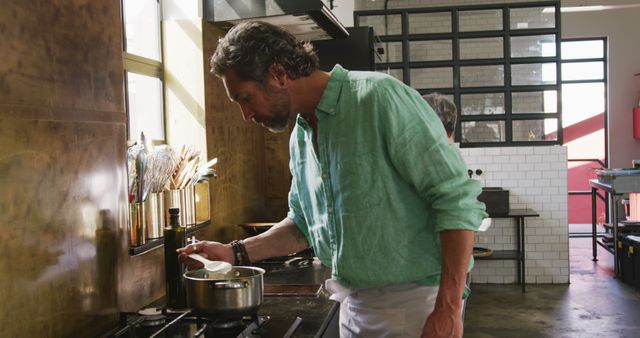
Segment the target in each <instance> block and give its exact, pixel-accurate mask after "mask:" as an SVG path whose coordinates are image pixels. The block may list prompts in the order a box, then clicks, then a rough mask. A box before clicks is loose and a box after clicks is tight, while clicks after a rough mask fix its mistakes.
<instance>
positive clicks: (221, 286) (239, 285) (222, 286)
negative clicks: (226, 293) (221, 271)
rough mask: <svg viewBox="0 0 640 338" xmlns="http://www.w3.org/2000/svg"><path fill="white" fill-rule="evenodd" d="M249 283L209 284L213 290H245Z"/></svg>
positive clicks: (226, 282)
mask: <svg viewBox="0 0 640 338" xmlns="http://www.w3.org/2000/svg"><path fill="white" fill-rule="evenodd" d="M248 284H249V283H247V282H229V281H225V282H215V283H211V284H209V287H210V288H212V289H245V288H247V286H248Z"/></svg>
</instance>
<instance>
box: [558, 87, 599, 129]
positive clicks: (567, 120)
mask: <svg viewBox="0 0 640 338" xmlns="http://www.w3.org/2000/svg"><path fill="white" fill-rule="evenodd" d="M604 102H605V100H604V83H603V82H596V83H571V84H568V83H565V84H563V85H562V125H563V126H565V127H566V126H570V125H572V124H575V123H578V122H581V121H583V120H585V119H589V118H593V117H594V116H598V115H602V114H604Z"/></svg>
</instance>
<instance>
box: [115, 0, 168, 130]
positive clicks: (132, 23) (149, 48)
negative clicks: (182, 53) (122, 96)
mask: <svg viewBox="0 0 640 338" xmlns="http://www.w3.org/2000/svg"><path fill="white" fill-rule="evenodd" d="M122 14H123V26H124V27H123V32H124V52H123V56H124V69H125V88H126V99H127V117H128V124H127V133H128V135H127V136H128V138H129V139H130V140H137V139H138V138H139V137H140V134H141V133H144V135H145V137H146V139H148V140H165V128H164V106H163V82H162V78H163V72H162V32H161V28H160V20H161V17H162V16H161V7H160V3H159V1H158V0H122Z"/></svg>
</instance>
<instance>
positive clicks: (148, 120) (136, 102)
mask: <svg viewBox="0 0 640 338" xmlns="http://www.w3.org/2000/svg"><path fill="white" fill-rule="evenodd" d="M127 98H128V107H127V108H128V111H129V139H132V140H137V139H138V138H139V137H140V132H144V135H145V137H146V138H147V140H164V128H163V116H162V82H161V81H160V79H158V78H155V77H149V76H145V75H139V74H136V73H130V72H127Z"/></svg>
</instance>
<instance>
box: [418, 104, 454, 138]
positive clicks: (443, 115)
mask: <svg viewBox="0 0 640 338" xmlns="http://www.w3.org/2000/svg"><path fill="white" fill-rule="evenodd" d="M422 98H423V99H425V100H426V101H427V102H428V103H429V105H430V106H431V108H433V111H435V112H436V114H438V117H439V118H440V121H441V122H442V125H443V126H444V130H445V131H446V132H447V138H448V139H449V143H454V141H453V132H454V131H455V130H456V121H457V120H458V110H457V109H456V105H455V103H453V102H451V100H449V99H448V98H447V97H446V96H444V95H442V94H440V93H431V94H427V95H423V96H422Z"/></svg>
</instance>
